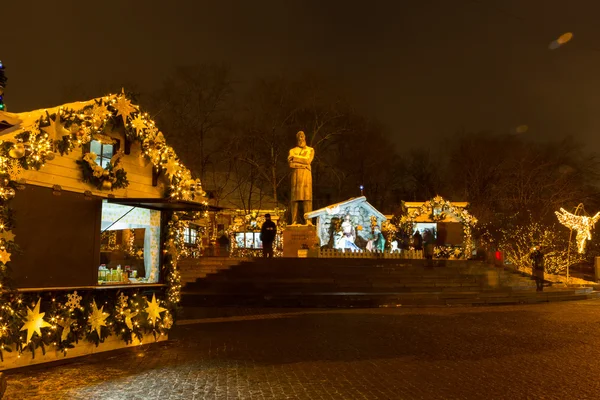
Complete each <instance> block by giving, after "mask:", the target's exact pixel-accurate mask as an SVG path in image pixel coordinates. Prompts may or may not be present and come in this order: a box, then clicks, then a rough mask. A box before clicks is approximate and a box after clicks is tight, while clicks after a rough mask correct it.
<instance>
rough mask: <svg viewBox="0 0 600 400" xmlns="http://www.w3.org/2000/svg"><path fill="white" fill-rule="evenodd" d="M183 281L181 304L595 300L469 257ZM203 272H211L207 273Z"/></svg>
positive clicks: (259, 270)
mask: <svg viewBox="0 0 600 400" xmlns="http://www.w3.org/2000/svg"><path fill="white" fill-rule="evenodd" d="M225 265H226V264H220V266H218V267H215V269H214V271H210V272H206V276H204V277H202V278H200V279H196V280H195V281H190V280H188V281H187V283H186V285H185V286H184V288H183V299H182V305H183V306H184V307H185V306H187V307H198V306H257V307H397V306H440V305H485V304H520V303H537V302H548V301H563V300H579V299H588V298H595V297H596V296H597V294H598V293H596V292H594V290H593V289H592V288H576V289H574V288H555V287H547V288H546V289H545V291H544V292H543V293H536V292H535V283H534V281H533V280H531V279H530V278H529V277H526V276H523V275H521V274H518V273H515V272H513V271H512V270H508V269H504V268H498V267H493V266H490V265H488V264H486V263H484V262H478V261H466V260H435V261H433V262H432V261H428V260H387V259H379V260H378V259H372V260H369V259H320V258H306V259H300V258H279V259H268V260H265V259H257V260H254V261H249V260H244V261H241V260H236V261H235V264H234V263H233V262H230V263H229V264H227V267H225ZM207 271H208V270H207Z"/></svg>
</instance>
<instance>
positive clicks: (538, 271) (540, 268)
mask: <svg viewBox="0 0 600 400" xmlns="http://www.w3.org/2000/svg"><path fill="white" fill-rule="evenodd" d="M529 257H530V258H531V269H532V272H533V274H532V275H533V276H535V277H536V278H541V279H544V253H542V252H541V251H540V250H539V249H536V250H534V251H533V253H531V255H530V256H529Z"/></svg>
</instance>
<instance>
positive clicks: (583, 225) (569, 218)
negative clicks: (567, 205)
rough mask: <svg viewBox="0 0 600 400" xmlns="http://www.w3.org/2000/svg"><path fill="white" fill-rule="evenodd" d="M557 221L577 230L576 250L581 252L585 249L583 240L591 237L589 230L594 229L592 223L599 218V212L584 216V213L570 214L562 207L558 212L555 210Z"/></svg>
mask: <svg viewBox="0 0 600 400" xmlns="http://www.w3.org/2000/svg"><path fill="white" fill-rule="evenodd" d="M554 213H555V214H556V217H557V218H558V222H560V223H561V224H563V225H564V226H566V227H567V228H569V229H574V230H576V231H577V236H576V237H575V240H577V251H578V252H579V253H580V254H582V253H583V252H584V251H585V241H586V240H591V239H592V233H591V230H592V229H594V225H596V222H597V221H598V220H599V219H600V212H598V213H596V215H594V216H593V217H586V216H584V215H575V214H571V213H570V212H568V211H567V210H565V209H564V208H561V209H560V212H558V211H555V212H554Z"/></svg>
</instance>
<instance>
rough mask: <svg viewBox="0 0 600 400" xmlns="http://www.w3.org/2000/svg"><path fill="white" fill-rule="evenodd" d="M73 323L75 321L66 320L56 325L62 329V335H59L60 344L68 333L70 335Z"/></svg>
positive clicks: (71, 319)
mask: <svg viewBox="0 0 600 400" xmlns="http://www.w3.org/2000/svg"><path fill="white" fill-rule="evenodd" d="M73 322H75V320H74V319H73V318H67V319H65V320H63V321H60V322H59V323H58V326H60V327H62V328H63V330H62V333H61V334H60V341H61V342H64V341H65V340H67V337H68V336H69V333H71V325H72V324H73Z"/></svg>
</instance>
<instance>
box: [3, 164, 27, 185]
mask: <svg viewBox="0 0 600 400" xmlns="http://www.w3.org/2000/svg"><path fill="white" fill-rule="evenodd" d="M6 171H7V172H8V176H9V178H10V180H11V181H16V180H18V179H19V176H21V173H22V172H23V167H22V166H21V163H20V162H19V161H18V160H10V161H9V162H8V165H7V166H6Z"/></svg>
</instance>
